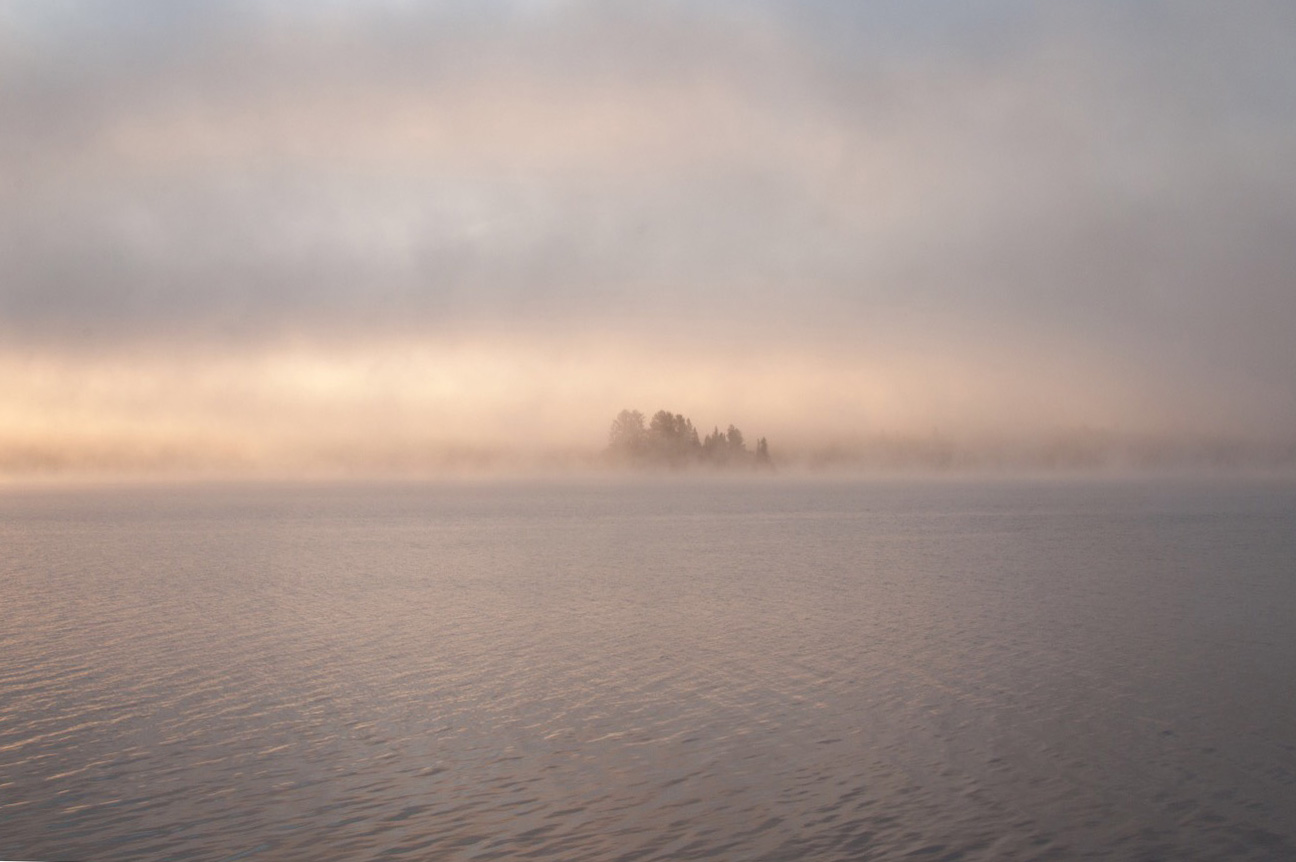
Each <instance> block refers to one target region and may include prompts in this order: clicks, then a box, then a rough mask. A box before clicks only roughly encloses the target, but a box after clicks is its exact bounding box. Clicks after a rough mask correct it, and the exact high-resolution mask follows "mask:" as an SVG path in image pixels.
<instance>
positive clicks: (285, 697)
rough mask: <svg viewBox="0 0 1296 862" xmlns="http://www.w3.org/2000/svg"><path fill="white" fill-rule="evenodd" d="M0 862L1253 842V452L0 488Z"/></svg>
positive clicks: (1275, 687)
mask: <svg viewBox="0 0 1296 862" xmlns="http://www.w3.org/2000/svg"><path fill="white" fill-rule="evenodd" d="M0 546H2V547H3V548H4V553H3V555H0V605H3V607H4V608H5V613H4V614H3V615H2V616H0V692H3V698H0V787H3V788H4V792H3V794H2V795H0V856H3V857H5V858H14V859H97V860H118V859H120V860H125V859H139V858H150V859H172V858H175V859H179V858H184V859H194V860H223V859H234V858H240V859H274V860H288V859H312V858H321V857H322V856H328V857H331V858H374V857H377V856H380V855H382V856H387V857H391V858H411V859H415V858H441V859H465V860H467V859H497V858H553V859H563V860H581V859H590V860H607V859H631V858H635V859H681V858H717V859H769V860H773V859H841V858H896V857H901V856H905V855H907V854H911V853H922V854H925V855H930V856H932V857H934V858H964V859H1039V858H1059V859H1063V858H1076V857H1081V856H1087V855H1111V856H1114V857H1116V858H1175V859H1281V858H1287V857H1290V856H1291V855H1292V854H1293V853H1296V818H1294V816H1293V812H1296V698H1293V695H1292V689H1291V679H1292V678H1293V677H1296V630H1294V629H1293V627H1292V625H1291V621H1292V619H1294V618H1296V580H1293V577H1292V573H1293V572H1296V489H1294V488H1293V486H1292V485H1291V484H1290V483H1287V484H1283V483H1274V482H1264V483H1258V484H1256V483H1250V484H1248V483H1237V482H1232V483H1228V482H1226V483H1202V482H1183V481H1180V482H1173V481H1161V482H1152V483H1149V482H1000V483H990V482H870V483H860V482H806V481H788V480H775V481H768V480H767V481H760V482H753V481H750V480H728V481H723V480H710V481H695V480H691V481H690V480H686V481H679V480H672V481H661V480H658V481H631V482H626V481H586V482H571V481H568V482H552V481H551V482H527V483H516V482H474V483H442V484H408V483H407V484H395V485H393V484H388V485H374V484H347V485H336V484H333V485H329V484H302V485H265V484H261V485H230V484H216V485H193V486H183V485H181V486H176V485H168V486H154V487H141V486H129V485H117V486H104V487H98V488H81V489H75V488H61V489H60V488H39V489H26V490H22V489H17V488H10V489H8V490H6V491H5V492H3V494H0Z"/></svg>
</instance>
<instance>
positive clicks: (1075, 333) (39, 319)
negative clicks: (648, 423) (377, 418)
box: [0, 2, 1296, 423]
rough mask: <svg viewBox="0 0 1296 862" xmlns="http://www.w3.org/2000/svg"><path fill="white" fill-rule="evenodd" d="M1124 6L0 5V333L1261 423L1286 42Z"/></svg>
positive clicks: (1290, 409)
mask: <svg viewBox="0 0 1296 862" xmlns="http://www.w3.org/2000/svg"><path fill="white" fill-rule="evenodd" d="M1129 5H1130V4H1115V3H1113V4H1102V3H1086V4H1076V5H1074V6H1067V5H1066V4H1053V5H1051V6H1050V9H1049V10H1048V11H1041V10H1040V4H1019V3H999V4H990V5H985V6H979V7H978V12H977V13H975V14H973V13H969V12H968V11H966V9H965V8H964V6H965V4H952V3H951V4H944V3H937V4H925V5H924V6H923V8H922V9H921V10H918V11H915V10H914V8H913V7H914V6H915V4H911V3H905V4H899V3H890V4H887V3H884V4H836V3H827V2H822V3H805V4H777V3H765V4H755V5H753V4H732V5H723V4H721V5H715V6H710V7H708V11H706V12H705V13H703V12H699V11H696V6H693V5H685V4H668V5H660V6H656V7H652V9H645V8H642V7H638V6H621V7H616V6H612V5H608V4H593V3H561V2H549V3H542V2H532V3H512V4H442V5H438V6H417V5H414V4H370V5H367V6H363V7H362V6H359V5H358V4H357V5H350V4H344V3H335V4H328V5H325V6H323V7H313V8H314V9H315V11H311V12H307V11H306V4H302V7H301V8H299V9H296V10H295V11H294V7H284V6H276V7H271V6H269V5H267V6H264V7H263V6H260V5H258V4H255V3H240V4H226V5H221V6H220V7H219V9H220V10H221V11H220V12H215V11H213V9H215V8H217V7H216V6H214V5H209V4H193V5H192V6H191V5H190V4H173V3H145V4H138V3H137V4H129V3H128V4H114V6H113V12H112V13H111V14H110V13H108V12H106V11H103V10H102V9H101V10H100V11H97V12H96V11H94V8H97V7H94V8H92V7H91V6H89V5H86V6H83V5H81V4H57V5H54V6H50V5H49V4H44V6H43V7H42V6H38V5H36V4H33V5H28V4H10V5H9V6H8V7H6V8H5V12H4V13H3V14H2V15H0V27H3V28H4V30H5V31H7V32H6V33H5V35H4V36H0V81H3V83H0V113H2V114H3V116H4V119H5V121H4V123H3V124H0V159H2V161H0V182H3V184H4V187H5V190H6V193H5V195H4V196H3V201H2V202H0V328H2V329H3V332H4V334H5V336H6V337H7V338H10V339H20V340H23V341H31V342H35V343H52V344H60V343H65V344H73V343H76V342H78V341H79V340H82V339H85V338H87V337H90V338H93V339H98V340H106V341H109V342H112V341H123V342H130V341H132V340H135V339H139V338H166V337H172V336H175V335H177V334H179V335H182V336H183V337H186V338H191V337H192V338H199V339H213V340H216V341H219V340H221V339H224V338H230V337H238V338H272V337H274V336H276V335H277V334H280V333H282V332H284V331H286V330H288V331H297V330H306V331H313V330H321V331H330V332H333V331H336V332H341V333H344V334H345V333H347V332H355V333H357V334H364V333H366V332H369V333H372V332H383V331H387V330H389V329H411V328H412V329H414V330H419V329H424V330H428V331H436V330H439V329H447V328H449V329H456V328H464V327H492V326H502V327H505V328H508V327H521V328H532V329H553V330H559V331H561V330H563V329H565V328H570V329H582V328H589V327H600V328H612V329H617V328H623V329H628V330H635V331H640V332H642V331H643V330H650V329H651V327H653V326H662V325H670V326H675V327H680V328H683V329H686V330H696V331H697V332H699V333H713V332H716V331H718V330H724V329H725V328H727V327H751V328H754V329H757V330H759V331H761V332H763V333H769V332H771V331H774V332H777V333H778V334H777V336H775V337H778V338H783V339H787V340H789V341H798V340H799V341H814V340H815V339H819V338H831V339H838V340H850V339H870V338H873V339H883V338H902V339H907V340H908V341H910V342H914V341H918V342H921V341H922V340H923V339H930V340H931V342H932V344H933V346H934V349H936V348H939V349H958V346H959V345H962V346H964V347H966V348H967V349H969V350H971V351H973V352H975V351H976V350H977V349H979V348H980V347H987V348H988V347H991V346H996V345H1002V344H1003V343H1005V342H1009V343H1011V342H1013V341H1014V340H1018V339H1021V340H1023V342H1026V341H1029V342H1030V343H1037V342H1038V341H1043V342H1046V343H1049V344H1051V345H1052V346H1053V348H1054V349H1058V350H1072V351H1077V352H1082V353H1085V354H1092V355H1094V356H1095V357H1105V361H1109V362H1111V363H1112V364H1113V365H1114V366H1115V367H1120V366H1122V365H1126V366H1129V367H1131V368H1137V369H1138V373H1140V374H1147V375H1150V376H1151V377H1152V378H1155V379H1157V380H1159V381H1160V385H1161V386H1163V387H1164V388H1166V389H1167V390H1174V391H1176V392H1181V393H1183V394H1185V395H1187V394H1191V393H1192V392H1193V391H1195V390H1198V389H1202V388H1204V389H1207V390H1209V391H1210V392H1211V393H1214V394H1213V395H1211V398H1208V399H1207V402H1208V403H1210V404H1214V405H1215V408H1214V409H1219V410H1225V409H1232V405H1231V403H1230V400H1229V399H1230V398H1232V397H1234V396H1236V398H1238V399H1240V400H1241V401H1244V402H1246V403H1245V405H1244V406H1238V408H1237V409H1240V410H1241V409H1245V410H1249V411H1251V412H1252V413H1254V414H1255V415H1257V416H1262V417H1265V418H1266V421H1270V422H1275V423H1281V422H1284V421H1296V394H1293V386H1292V384H1291V382H1290V381H1292V380H1294V379H1296V350H1294V349H1293V348H1292V347H1291V341H1292V339H1291V338H1290V333H1291V332H1292V331H1296V288H1293V284H1294V283H1296V250H1294V246H1293V243H1292V242H1291V241H1290V237H1291V236H1292V235H1296V135H1294V132H1296V115H1294V110H1296V109H1293V105H1296V60H1293V57H1294V56H1296V52H1293V51H1292V50H1291V47H1292V44H1293V42H1296V20H1294V16H1293V13H1292V12H1291V11H1289V9H1290V6H1289V4H1278V3H1236V4H1228V6H1227V7H1224V6H1221V5H1220V4H1213V3H1211V4H1207V3H1175V4H1155V3H1154V4H1139V6H1138V9H1137V10H1133V11H1131V10H1130V9H1128V8H1126V7H1128V6H1129ZM42 8H43V9H44V11H42ZM285 9H288V11H284V10H285ZM272 10H277V11H272ZM321 10H322V11H321ZM950 345H954V346H955V347H950ZM1211 399H1213V400H1211Z"/></svg>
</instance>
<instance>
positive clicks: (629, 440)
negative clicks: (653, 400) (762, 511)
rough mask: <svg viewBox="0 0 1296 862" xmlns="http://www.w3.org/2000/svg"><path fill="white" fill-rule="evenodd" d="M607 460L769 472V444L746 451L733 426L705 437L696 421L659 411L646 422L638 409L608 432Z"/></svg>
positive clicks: (616, 421)
mask: <svg viewBox="0 0 1296 862" xmlns="http://www.w3.org/2000/svg"><path fill="white" fill-rule="evenodd" d="M607 455H608V457H609V458H610V459H611V460H613V461H615V462H617V463H620V464H626V465H635V466H643V467H654V466H655V467H671V468H676V469H679V468H684V467H688V466H693V465H697V466H709V467H717V468H726V469H735V468H747V469H770V468H771V467H772V466H773V464H772V462H771V461H770V454H769V443H768V442H766V440H765V438H764V437H761V438H760V439H759V440H757V441H756V449H755V451H752V450H750V449H748V448H747V443H746V441H745V440H744V439H743V433H742V432H741V431H739V430H738V429H737V428H735V427H734V426H733V425H730V426H729V428H728V429H727V430H725V431H721V430H720V428H719V427H718V426H717V427H716V428H715V429H714V430H713V431H712V432H711V433H710V434H708V435H706V436H705V437H700V436H699V435H698V432H697V429H696V428H694V427H693V422H692V421H691V420H690V419H688V418H687V417H685V416H683V415H681V414H679V413H671V412H670V411H669V410H658V411H657V412H656V413H654V414H653V417H652V419H651V420H646V419H645V417H644V414H643V413H641V412H639V411H638V410H622V411H621V412H620V413H618V414H617V417H616V418H615V419H613V420H612V427H611V428H610V429H609V430H608V448H607Z"/></svg>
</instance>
